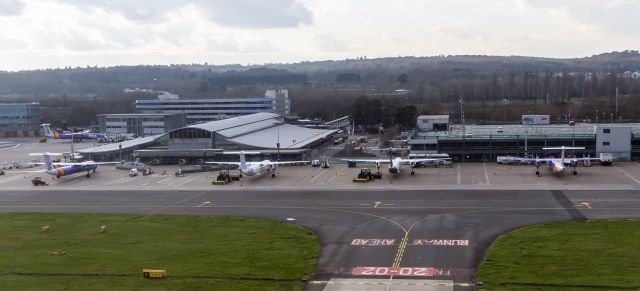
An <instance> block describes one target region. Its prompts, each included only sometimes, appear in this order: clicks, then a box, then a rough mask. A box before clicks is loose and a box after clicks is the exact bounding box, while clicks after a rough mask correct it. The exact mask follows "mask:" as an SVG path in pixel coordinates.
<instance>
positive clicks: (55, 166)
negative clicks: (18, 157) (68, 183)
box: [30, 153, 120, 178]
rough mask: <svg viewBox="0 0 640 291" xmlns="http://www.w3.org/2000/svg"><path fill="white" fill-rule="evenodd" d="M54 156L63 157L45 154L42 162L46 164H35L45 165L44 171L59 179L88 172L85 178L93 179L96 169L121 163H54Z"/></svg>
mask: <svg viewBox="0 0 640 291" xmlns="http://www.w3.org/2000/svg"><path fill="white" fill-rule="evenodd" d="M30 155H31V156H33V155H40V154H30ZM52 155H61V154H52V153H43V154H42V161H43V162H44V163H34V164H35V165H44V166H45V167H46V169H45V170H43V171H44V172H46V173H47V174H50V175H54V176H56V177H57V178H60V177H62V176H69V175H73V174H77V173H82V172H87V174H85V176H86V177H87V178H89V177H91V171H93V172H94V173H95V172H96V169H97V168H98V165H114V164H119V163H120V162H102V163H96V162H94V161H86V162H79V163H54V162H52V161H51V156H52Z"/></svg>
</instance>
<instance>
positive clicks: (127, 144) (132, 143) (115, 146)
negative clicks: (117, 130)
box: [76, 134, 164, 154]
mask: <svg viewBox="0 0 640 291" xmlns="http://www.w3.org/2000/svg"><path fill="white" fill-rule="evenodd" d="M163 135H164V134H160V135H152V136H146V137H139V138H136V139H132V140H126V141H123V142H118V143H110V144H105V145H101V146H97V147H93V148H88V149H82V150H77V151H76V152H78V153H80V154H105V153H111V152H118V151H119V150H120V146H122V150H128V149H131V148H135V147H139V146H144V145H147V144H151V143H153V142H155V141H156V140H157V139H158V138H160V137H161V136H163Z"/></svg>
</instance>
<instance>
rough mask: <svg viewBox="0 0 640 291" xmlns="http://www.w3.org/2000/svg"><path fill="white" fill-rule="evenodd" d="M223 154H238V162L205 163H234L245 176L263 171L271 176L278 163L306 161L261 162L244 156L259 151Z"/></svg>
mask: <svg viewBox="0 0 640 291" xmlns="http://www.w3.org/2000/svg"><path fill="white" fill-rule="evenodd" d="M224 154H237V155H240V162H206V163H207V164H214V165H235V166H238V169H239V170H240V173H242V174H243V175H246V176H258V175H261V174H263V173H265V172H271V177H275V176H276V170H277V169H278V166H279V165H294V164H300V163H308V161H286V162H274V161H271V160H264V161H261V162H247V160H246V156H245V155H249V154H260V152H245V151H240V152H225V153H224Z"/></svg>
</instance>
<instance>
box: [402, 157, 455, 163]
mask: <svg viewBox="0 0 640 291" xmlns="http://www.w3.org/2000/svg"><path fill="white" fill-rule="evenodd" d="M447 160H451V158H442V159H434V158H422V159H401V160H400V162H403V163H411V162H414V163H416V162H434V161H447Z"/></svg>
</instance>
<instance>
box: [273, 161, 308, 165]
mask: <svg viewBox="0 0 640 291" xmlns="http://www.w3.org/2000/svg"><path fill="white" fill-rule="evenodd" d="M301 163H305V164H306V163H309V161H285V162H271V164H272V165H293V164H301Z"/></svg>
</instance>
